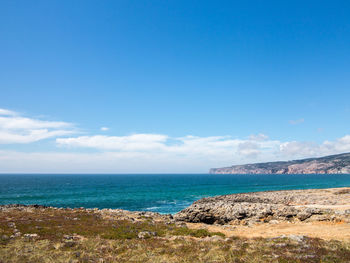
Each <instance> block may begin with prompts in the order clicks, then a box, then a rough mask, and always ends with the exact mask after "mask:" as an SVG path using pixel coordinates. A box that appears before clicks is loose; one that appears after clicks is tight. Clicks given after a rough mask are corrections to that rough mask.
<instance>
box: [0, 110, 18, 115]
mask: <svg viewBox="0 0 350 263" xmlns="http://www.w3.org/2000/svg"><path fill="white" fill-rule="evenodd" d="M1 115H9V116H15V115H17V113H16V112H14V111H10V110H6V109H0V116H1Z"/></svg>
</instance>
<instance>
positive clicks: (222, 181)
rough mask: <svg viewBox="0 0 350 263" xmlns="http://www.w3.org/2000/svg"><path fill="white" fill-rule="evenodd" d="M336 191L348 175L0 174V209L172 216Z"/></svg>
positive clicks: (349, 180) (349, 182)
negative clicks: (222, 202)
mask: <svg viewBox="0 0 350 263" xmlns="http://www.w3.org/2000/svg"><path fill="white" fill-rule="evenodd" d="M342 186H350V175H210V174H164V175H160V174H142V175H132V174H128V175H121V174H118V175H98V174H95V175H91V174H90V175H77V174H74V175H60V174H55V175H53V174H50V175H44V174H40V175H33V174H24V175H19V174H16V175H14V174H11V175H7V174H1V175H0V204H13V203H20V204H41V205H48V206H57V207H72V208H73V207H86V208H94V207H97V208H121V209H127V210H142V211H154V212H160V213H176V212H178V211H180V210H181V209H183V208H185V207H187V206H189V205H190V204H191V203H192V202H193V201H195V200H197V199H199V198H202V197H208V196H214V195H223V194H231V193H242V192H254V191H266V190H283V189H307V188H329V187H342Z"/></svg>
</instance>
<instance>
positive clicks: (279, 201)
mask: <svg viewBox="0 0 350 263" xmlns="http://www.w3.org/2000/svg"><path fill="white" fill-rule="evenodd" d="M349 189H350V188H349ZM332 191H337V190H336V189H328V190H324V189H313V190H286V191H270V192H256V193H243V194H232V195H222V196H214V197H209V198H202V199H200V200H198V201H196V202H194V203H193V204H192V205H191V206H189V207H187V208H186V209H184V210H182V211H180V212H179V213H177V214H175V215H174V219H175V220H176V221H184V222H191V223H206V224H221V225H225V224H228V223H229V224H235V225H247V224H248V225H252V224H254V223H267V222H272V224H273V223H274V222H276V221H273V220H278V221H287V222H293V221H296V220H300V221H305V220H308V221H317V220H318V219H322V218H325V220H328V219H330V220H331V216H332V215H334V214H335V210H334V209H331V208H328V207H329V206H331V205H330V203H332V205H343V204H344V203H345V204H346V203H350V197H349V198H348V199H347V200H344V195H343V196H339V195H334V194H333V192H332ZM310 205H311V206H310ZM313 205H314V206H315V207H312V206H313ZM318 205H319V207H321V208H317V206H318ZM323 206H327V208H322V207H323ZM349 210H350V209H349ZM346 213H348V214H346ZM342 215H344V216H345V217H347V216H348V215H350V211H347V212H344V213H343V214H342ZM323 216H325V217H323ZM344 221H345V220H344Z"/></svg>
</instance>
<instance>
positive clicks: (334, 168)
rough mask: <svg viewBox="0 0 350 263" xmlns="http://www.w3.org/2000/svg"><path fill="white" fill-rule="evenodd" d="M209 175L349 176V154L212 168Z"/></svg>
mask: <svg viewBox="0 0 350 263" xmlns="http://www.w3.org/2000/svg"><path fill="white" fill-rule="evenodd" d="M209 173H211V174H350V153H343V154H337V155H329V156H325V157H320V158H308V159H302V160H294V161H287V162H268V163H254V164H244V165H233V166H230V167H224V168H212V169H210V171H209Z"/></svg>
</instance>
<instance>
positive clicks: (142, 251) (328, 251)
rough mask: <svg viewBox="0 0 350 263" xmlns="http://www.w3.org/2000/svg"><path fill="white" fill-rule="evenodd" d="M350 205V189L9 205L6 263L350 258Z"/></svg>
mask: <svg viewBox="0 0 350 263" xmlns="http://www.w3.org/2000/svg"><path fill="white" fill-rule="evenodd" d="M315 196H316V197H317V198H315ZM305 197H308V198H305ZM281 200H282V201H281ZM300 200H302V201H303V203H300ZM349 207H350V187H343V188H328V189H309V190H291V191H285V190H284V191H268V192H255V193H245V194H234V195H224V196H215V197H209V198H203V199H200V200H198V201H196V202H194V203H193V204H192V205H191V206H189V207H188V208H186V209H184V210H182V211H181V212H179V213H177V214H175V215H171V214H166V215H164V214H159V213H155V212H140V211H127V210H121V209H89V208H87V209H85V208H57V207H46V206H41V205H27V206H24V205H3V206H0V262H76V263H79V262H213V263H214V262H264V263H265V262H266V263H267V262H349V260H350V208H349ZM268 208H269V209H268ZM281 212H283V213H281ZM193 215H196V216H193ZM230 216H231V217H235V218H230ZM213 218H214V219H215V220H213ZM199 219H202V221H201V220H199ZM228 219H232V220H228ZM203 220H204V221H205V220H209V221H207V222H206V223H205V222H204V221H203ZM327 260H328V261H327ZM329 260H331V261H329Z"/></svg>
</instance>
